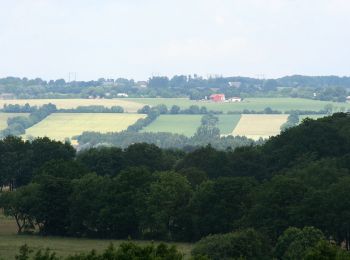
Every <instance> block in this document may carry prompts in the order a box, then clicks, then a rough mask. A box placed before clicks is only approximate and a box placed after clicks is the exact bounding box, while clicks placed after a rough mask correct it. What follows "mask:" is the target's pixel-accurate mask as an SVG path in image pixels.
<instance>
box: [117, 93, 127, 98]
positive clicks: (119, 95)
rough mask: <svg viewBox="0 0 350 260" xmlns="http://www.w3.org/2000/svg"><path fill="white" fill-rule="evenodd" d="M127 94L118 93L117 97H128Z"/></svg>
mask: <svg viewBox="0 0 350 260" xmlns="http://www.w3.org/2000/svg"><path fill="white" fill-rule="evenodd" d="M128 96H129V95H128V94H126V93H118V94H117V97H128Z"/></svg>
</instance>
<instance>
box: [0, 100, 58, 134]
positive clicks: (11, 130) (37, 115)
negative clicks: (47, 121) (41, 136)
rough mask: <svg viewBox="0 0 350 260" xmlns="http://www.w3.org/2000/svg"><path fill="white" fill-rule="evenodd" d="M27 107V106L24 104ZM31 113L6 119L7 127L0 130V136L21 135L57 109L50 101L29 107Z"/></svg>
mask: <svg viewBox="0 0 350 260" xmlns="http://www.w3.org/2000/svg"><path fill="white" fill-rule="evenodd" d="M24 108H28V106H26V105H25V106H24ZM30 110H31V113H30V114H29V116H15V117H10V118H8V120H7V128H6V129H4V130H1V131H0V137H1V138H3V137H6V136H8V135H15V136H16V135H22V134H24V133H25V129H27V128H29V127H31V126H33V125H35V124H36V123H38V122H40V121H41V120H43V119H44V118H46V117H47V116H49V115H50V114H51V113H54V112H56V111H57V108H56V105H53V104H51V103H49V104H45V105H43V106H41V107H39V108H36V107H31V108H30Z"/></svg>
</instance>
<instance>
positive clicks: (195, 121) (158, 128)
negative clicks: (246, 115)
mask: <svg viewBox="0 0 350 260" xmlns="http://www.w3.org/2000/svg"><path fill="white" fill-rule="evenodd" d="M202 116H203V115H161V116H159V117H158V118H157V119H156V120H155V121H154V122H153V123H151V124H150V125H148V126H147V127H145V128H144V129H143V130H142V131H141V132H153V133H157V132H168V133H173V134H183V135H185V136H188V137H190V136H193V135H194V134H195V132H196V131H197V128H198V127H199V126H200V125H201V119H202ZM217 117H218V118H219V123H218V128H219V129H220V132H221V134H229V133H231V132H232V131H233V129H234V128H235V126H236V125H237V123H238V121H239V119H240V117H241V116H240V115H217Z"/></svg>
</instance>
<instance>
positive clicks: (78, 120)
mask: <svg viewBox="0 0 350 260" xmlns="http://www.w3.org/2000/svg"><path fill="white" fill-rule="evenodd" d="M143 117H145V115H141V114H115V113H54V114H51V115H50V116H48V117H47V118H45V119H44V120H43V121H41V122H39V123H38V124H36V125H34V126H32V127H30V128H28V129H27V130H26V137H29V136H33V137H38V136H39V137H43V136H47V137H49V138H52V139H55V140H61V141H63V140H64V139H65V138H72V137H73V136H75V135H80V134H82V133H83V132H84V131H96V132H101V133H107V132H119V131H122V130H125V129H126V128H127V127H128V126H129V125H131V124H133V123H135V122H136V121H137V120H138V119H139V118H143Z"/></svg>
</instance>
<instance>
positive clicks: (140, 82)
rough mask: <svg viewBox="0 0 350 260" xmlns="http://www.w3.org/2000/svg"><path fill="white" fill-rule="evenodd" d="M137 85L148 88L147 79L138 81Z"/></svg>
mask: <svg viewBox="0 0 350 260" xmlns="http://www.w3.org/2000/svg"><path fill="white" fill-rule="evenodd" d="M136 85H137V86H138V87H139V88H147V81H138V82H136Z"/></svg>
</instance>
